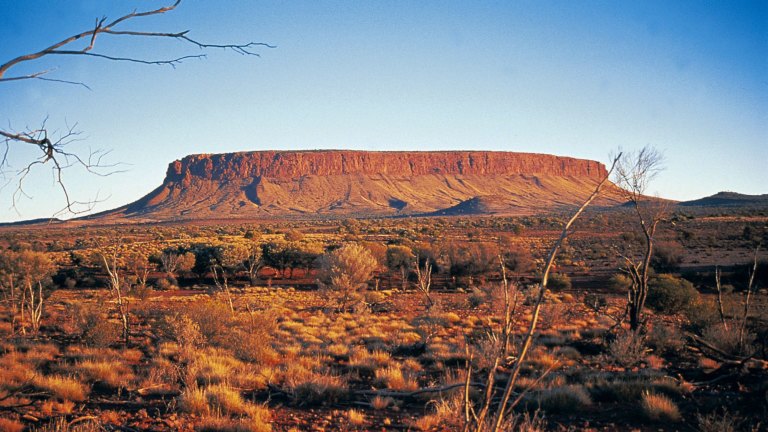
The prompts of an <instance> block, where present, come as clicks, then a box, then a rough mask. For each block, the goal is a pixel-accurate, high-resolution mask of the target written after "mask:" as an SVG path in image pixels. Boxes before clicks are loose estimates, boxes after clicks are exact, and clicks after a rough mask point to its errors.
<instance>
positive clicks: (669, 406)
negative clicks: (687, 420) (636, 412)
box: [641, 392, 681, 422]
mask: <svg viewBox="0 0 768 432" xmlns="http://www.w3.org/2000/svg"><path fill="white" fill-rule="evenodd" d="M641 406H642V408H643V413H644V414H645V416H646V417H647V418H648V419H649V420H653V421H671V422H677V421H680V418H681V417H680V410H679V409H678V408H677V405H676V404H675V402H674V401H672V399H670V398H669V397H667V396H664V395H662V394H654V393H648V392H645V393H643V399H642V402H641Z"/></svg>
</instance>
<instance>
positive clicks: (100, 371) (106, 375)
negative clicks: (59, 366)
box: [72, 360, 134, 388]
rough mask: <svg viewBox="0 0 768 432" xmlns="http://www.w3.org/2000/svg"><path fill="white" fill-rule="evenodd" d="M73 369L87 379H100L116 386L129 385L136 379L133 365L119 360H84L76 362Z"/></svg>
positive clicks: (91, 380) (111, 385)
mask: <svg viewBox="0 0 768 432" xmlns="http://www.w3.org/2000/svg"><path fill="white" fill-rule="evenodd" d="M72 371H73V372H75V373H76V374H77V375H79V376H81V377H82V378H84V379H85V380H86V381H90V382H95V381H100V382H103V383H105V384H107V385H109V386H110V387H114V388H118V387H127V385H128V383H130V382H131V381H132V380H133V379H134V376H133V371H132V370H131V367H130V366H128V365H126V364H124V363H121V362H120V361H119V360H84V361H82V362H80V363H76V364H75V365H74V367H73V368H72Z"/></svg>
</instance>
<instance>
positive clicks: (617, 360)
mask: <svg viewBox="0 0 768 432" xmlns="http://www.w3.org/2000/svg"><path fill="white" fill-rule="evenodd" d="M608 356H609V359H610V360H611V362H612V363H614V364H618V365H620V366H624V367H632V366H635V365H637V364H638V363H640V362H641V361H642V360H643V358H644V357H645V344H644V343H643V337H642V336H641V335H639V334H638V333H635V332H633V331H627V332H624V333H622V334H620V335H618V336H616V339H614V340H613V341H612V342H611V343H609V344H608Z"/></svg>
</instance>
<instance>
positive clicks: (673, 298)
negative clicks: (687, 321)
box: [647, 274, 699, 314]
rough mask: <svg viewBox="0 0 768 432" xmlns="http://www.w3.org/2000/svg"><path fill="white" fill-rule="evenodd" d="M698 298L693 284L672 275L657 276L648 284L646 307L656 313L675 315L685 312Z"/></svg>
mask: <svg viewBox="0 0 768 432" xmlns="http://www.w3.org/2000/svg"><path fill="white" fill-rule="evenodd" d="M698 298H699V292H698V291H696V288H694V287H693V284H692V283H690V282H688V281H687V280H685V279H682V278H678V277H675V276H672V275H666V274H662V275H658V276H655V277H654V278H652V279H651V280H650V281H649V282H648V300H647V305H648V307H650V308H651V309H653V310H655V311H656V312H660V313H664V314H675V313H679V312H683V311H685V310H687V309H688V308H689V307H690V306H691V305H692V304H694V303H695V302H696V300H697V299H698Z"/></svg>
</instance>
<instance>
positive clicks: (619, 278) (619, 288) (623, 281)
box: [608, 273, 632, 292]
mask: <svg viewBox="0 0 768 432" xmlns="http://www.w3.org/2000/svg"><path fill="white" fill-rule="evenodd" d="M630 286H632V279H630V278H629V276H627V275H624V274H621V273H616V274H614V275H613V276H611V279H610V281H608V287H609V288H610V289H611V291H613V292H627V290H628V289H629V287H630Z"/></svg>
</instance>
